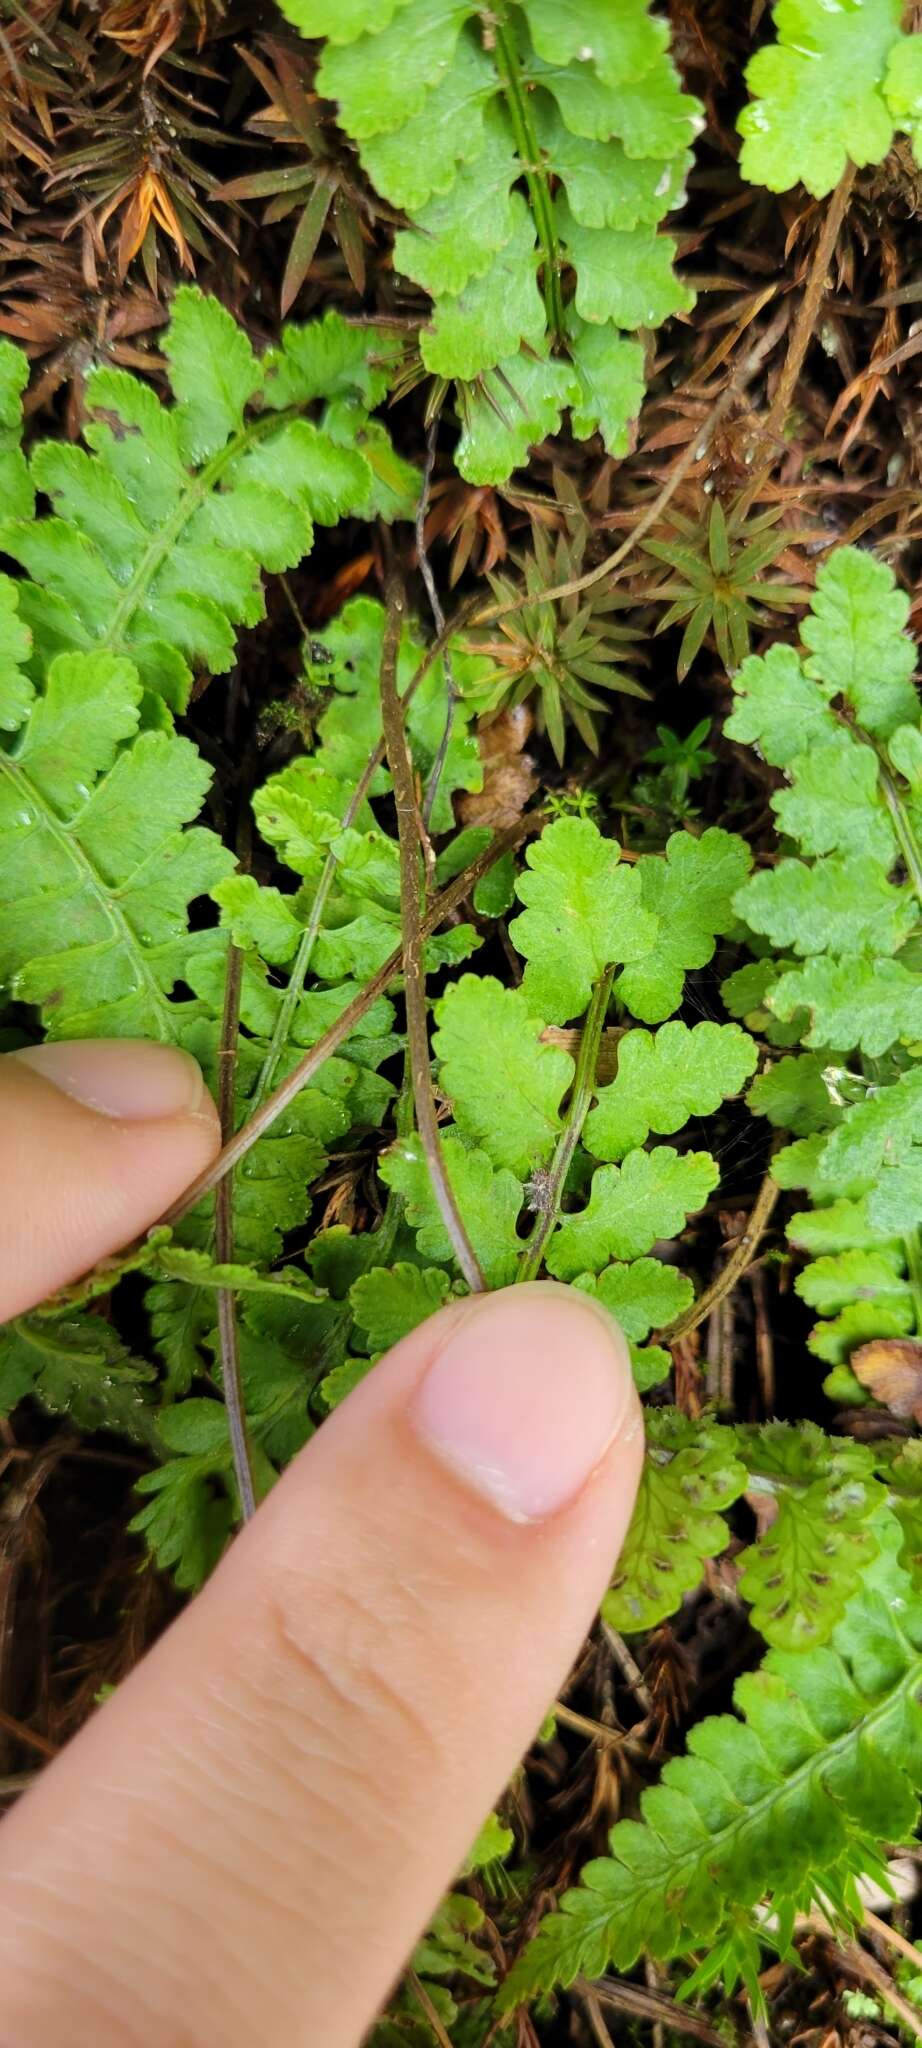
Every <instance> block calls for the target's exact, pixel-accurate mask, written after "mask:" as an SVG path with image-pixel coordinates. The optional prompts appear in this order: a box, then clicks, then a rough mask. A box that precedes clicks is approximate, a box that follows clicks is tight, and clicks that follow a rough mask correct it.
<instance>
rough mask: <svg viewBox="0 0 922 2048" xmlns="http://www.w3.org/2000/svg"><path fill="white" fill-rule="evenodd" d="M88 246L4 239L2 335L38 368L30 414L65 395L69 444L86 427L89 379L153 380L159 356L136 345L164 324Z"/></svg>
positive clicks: (49, 238) (143, 294)
mask: <svg viewBox="0 0 922 2048" xmlns="http://www.w3.org/2000/svg"><path fill="white" fill-rule="evenodd" d="M49 225H50V226H51V225H54V223H50V224H49ZM58 225H59V227H60V226H62V225H63V224H62V223H59V224H58ZM83 241H84V245H85V246H84V247H83V248H81V246H80V244H79V243H76V242H74V241H70V242H65V241H63V239H62V238H61V235H60V234H58V235H55V234H53V233H48V234H46V235H45V236H43V237H41V238H39V239H34V240H33V239H26V238H25V237H24V236H22V235H21V234H17V233H15V232H11V233H9V234H6V235H3V236H0V265H2V266H3V273H4V274H3V282H2V287H0V333H3V334H8V335H9V336H10V337H11V339H12V340H13V341H15V342H18V344H19V346H20V347H21V348H24V349H25V351H26V354H27V355H28V356H29V357H31V359H32V360H33V362H35V363H37V364H38V365H40V369H39V373H38V375H37V376H36V377H35V378H34V380H33V382H32V384H31V386H30V389H29V392H28V395H27V398H26V407H27V410H28V411H29V412H36V411H39V410H41V408H42V407H43V406H45V405H47V404H48V403H49V402H50V401H51V400H52V399H53V398H54V397H55V395H56V393H57V392H58V391H60V390H61V389H62V387H66V388H67V404H66V409H65V426H66V431H67V433H68V434H69V435H70V436H71V437H73V436H74V435H76V434H77V433H78V432H79V428H80V424H81V419H82V412H83V387H84V379H85V377H86V373H87V371H88V370H89V369H91V368H92V367H93V365H94V364H95V363H100V362H103V363H107V362H108V363H116V364H118V365H120V366H121V368H122V369H130V370H144V371H145V372H146V374H147V375H148V376H149V375H150V374H151V371H152V370H153V369H156V365H157V358H156V355H154V354H152V352H151V351H150V349H149V348H148V347H139V346H138V345H137V343H138V341H139V338H140V337H142V336H148V335H150V334H152V333H153V332H155V331H156V329H157V328H158V327H160V326H162V325H163V322H164V321H165V319H166V309H165V307H164V306H163V305H162V304H161V302H160V301H159V299H157V298H156V297H155V296H154V294H153V293H151V292H149V291H147V290H145V289H144V288H143V287H141V286H135V285H128V286H125V285H123V284H122V283H121V281H120V279H119V277H118V275H117V272H116V270H115V267H114V265H105V266H103V267H102V268H100V267H99V266H98V265H97V264H96V263H95V260H94V252H93V249H92V245H91V243H90V238H89V236H88V235H85V236H84V238H83Z"/></svg>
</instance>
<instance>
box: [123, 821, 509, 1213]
mask: <svg viewBox="0 0 922 2048" xmlns="http://www.w3.org/2000/svg"><path fill="white" fill-rule="evenodd" d="M539 820H540V813H538V812H532V814H531V815H530V816H529V817H527V818H520V819H519V821H518V823H517V824H515V825H513V826H510V827H509V828H508V829H507V830H506V831H503V832H497V833H496V834H495V836H494V837H493V839H491V841H490V844H489V846H486V847H484V850H483V852H482V853H480V854H478V856H477V859H476V860H472V861H471V862H470V864H469V866H468V867H466V868H464V869H463V870H462V873H461V874H460V875H456V876H455V879H454V881H453V882H449V883H448V884H447V887H446V888H444V889H442V890H440V892H439V894H438V896H436V897H435V898H434V900H433V902H432V903H431V904H430V905H429V907H428V909H427V911H426V913H425V916H424V917H423V919H422V922H421V925H420V932H421V936H422V938H423V939H427V938H429V936H430V934H431V933H432V932H434V931H437V930H438V928H439V925H440V924H444V922H445V919H446V918H447V917H450V916H451V913H452V911H453V910H456V909H457V908H458V905H459V904H461V903H463V902H464V900H465V898H466V897H467V896H469V895H470V893H471V890H472V889H474V888H475V887H476V885H477V883H478V882H479V881H480V878H481V876H482V875H485V874H487V873H488V871H489V869H490V868H491V867H492V866H493V864H494V862H495V861H497V860H498V859H499V857H500V855H501V854H503V853H507V852H510V851H511V850H512V849H513V848H514V847H516V846H518V845H520V844H521V841H522V840H523V839H527V837H528V835H529V833H530V832H533V831H534V830H535V826H536V825H537V824H538V822H539ZM402 959H403V952H402V948H401V947H400V946H395V948H394V951H393V952H392V953H389V954H388V956H387V959H386V960H385V961H384V962H383V963H382V965H381V966H380V967H379V968H378V972H377V974H373V975H372V977H371V979H370V981H366V983H365V985H364V987H363V988H360V989H359V991H358V994H357V995H355V996H353V998H352V1001H351V1003H347V1004H346V1008H345V1009H344V1010H342V1011H341V1012H340V1015H339V1016H338V1017H337V1019H336V1021H335V1023H334V1024H331V1025H330V1027H329V1030H327V1031H325V1032H324V1033H323V1036H322V1038H318V1040H317V1043H316V1045H312V1046H311V1047H310V1050H309V1051H308V1052H306V1053H305V1054H304V1057H303V1059H300V1060H299V1061H298V1064H297V1066H296V1067H293V1068H292V1070H291V1073H290V1074H286V1076H285V1079H284V1081H281V1082H280V1083H279V1085H278V1087H277V1088H276V1089H274V1090H273V1093H272V1094H271V1095H269V1096H267V1098H266V1100H265V1102H264V1103H262V1105H261V1107H260V1108H259V1109H258V1110H257V1112H256V1114H255V1116H251V1117H250V1118H249V1119H248V1121H247V1122H246V1123H245V1124H243V1125H242V1126H241V1128H240V1130H239V1131H236V1132H235V1133H234V1136H233V1137H232V1138H231V1139H230V1140H229V1141H228V1143H227V1144H226V1145H224V1146H222V1149H221V1151H220V1152H219V1154H218V1157H217V1159H216V1160H215V1161H214V1162H213V1164H212V1165H211V1166H209V1167H207V1168H206V1169H205V1172H204V1173H200V1174H199V1175H198V1178H197V1179H196V1180H194V1181H193V1182H192V1184H191V1186H190V1187H188V1188H187V1189H186V1192H185V1194H184V1195H181V1196H180V1198H179V1201H178V1202H174V1204H173V1206H172V1208H171V1209H168V1210H167V1211H166V1214H165V1215H163V1216H161V1217H159V1218H158V1222H157V1224H155V1225H154V1226H153V1228H155V1229H156V1228H157V1227H158V1226H159V1225H160V1224H164V1223H165V1224H170V1225H172V1224H174V1223H178V1222H179V1221H180V1218H181V1217H183V1216H186V1215H188V1213H189V1210H190V1209H194V1208H195V1205H196V1203H197V1202H200V1201H202V1199H203V1197H204V1196H205V1195H209V1194H211V1191H212V1189H213V1188H216V1187H218V1185H219V1184H220V1182H221V1181H222V1180H223V1179H224V1177H225V1175H226V1174H228V1173H230V1172H232V1170H233V1168H234V1167H235V1166H239V1164H240V1161H241V1159H245V1158H246V1155H247V1153H248V1152H249V1151H250V1150H251V1149H252V1147H253V1146H254V1145H255V1144H257V1143H258V1141H259V1139H260V1138H264V1137H265V1135H266V1132H267V1131H268V1130H271V1128H272V1125H273V1124H274V1123H275V1120H276V1118H277V1117H279V1116H281V1114H282V1111H283V1110H285V1109H287V1108H288V1105H289V1103H290V1102H293V1101H294V1099H295V1096H296V1095H300V1093H301V1090H302V1088H306V1087H307V1085H308V1082H309V1081H312V1080H313V1078H314V1075H315V1074H316V1073H319V1070H320V1068H321V1067H322V1066H323V1065H324V1062H325V1061H326V1060H328V1059H331V1058H332V1056H333V1054H334V1053H335V1052H338V1051H339V1048H340V1046H341V1045H342V1043H343V1040H344V1039H346V1038H348V1037H349V1033H350V1032H351V1031H354V1030H355V1028H356V1025H357V1024H359V1023H361V1020H362V1018H363V1017H364V1016H365V1014H366V1011H368V1010H370V1009H371V1006H372V1003H375V1002H377V1000H378V997H379V996H382V995H383V994H384V992H385V989H386V988H387V987H388V986H389V984H390V983H391V982H392V981H393V980H394V977H395V975H398V974H399V973H400V969H401V963H402Z"/></svg>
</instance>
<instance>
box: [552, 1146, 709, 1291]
mask: <svg viewBox="0 0 922 2048" xmlns="http://www.w3.org/2000/svg"><path fill="white" fill-rule="evenodd" d="M718 1178H719V1174H718V1169H717V1165H716V1163H715V1161H714V1160H713V1159H712V1158H711V1155H710V1153H709V1152H686V1153H678V1152H676V1151H674V1150H673V1148H672V1146H671V1145H657V1146H655V1147H654V1149H653V1151H652V1152H629V1153H628V1155H627V1158H626V1159H625V1160H624V1163H623V1165H621V1166H600V1167H599V1168H598V1169H597V1171H596V1172H595V1173H594V1174H593V1177H592V1187H591V1189H590V1193H589V1200H588V1202H587V1204H586V1207H585V1209H582V1210H580V1211H578V1212H577V1213H575V1214H573V1215H569V1216H564V1217H563V1218H562V1220H561V1222H560V1223H559V1224H558V1226H557V1230H556V1232H555V1234H554V1236H553V1238H552V1239H551V1242H550V1245H549V1247H548V1253H547V1265H548V1270H549V1272H551V1273H553V1275H554V1277H555V1279H557V1280H575V1279H576V1277H577V1275H578V1274H580V1273H600V1272H601V1270H602V1267H603V1266H606V1265H607V1264H608V1262H609V1260H610V1259H637V1258H640V1257H641V1256H642V1255H643V1253H644V1252H648V1251H649V1250H650V1246H651V1245H653V1244H655V1243H656V1241H657V1238H660V1237H676V1236H678V1233H679V1232H680V1230H682V1229H684V1226H685V1221H686V1218H687V1217H688V1216H690V1215H692V1214H693V1212H694V1211H695V1210H696V1209H701V1208H703V1206H704V1203H705V1202H706V1201H707V1198H708V1195H709V1194H710V1193H711V1191H712V1189H713V1188H715V1187H716V1185H717V1181H718Z"/></svg>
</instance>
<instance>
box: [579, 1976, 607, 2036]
mask: <svg viewBox="0 0 922 2048" xmlns="http://www.w3.org/2000/svg"><path fill="white" fill-rule="evenodd" d="M577 1990H578V1992H579V1996H580V1998H581V1999H582V2002H583V2005H584V2006H585V2009H586V2018H587V2020H588V2021H589V2025H590V2028H591V2030H592V2037H593V2040H594V2041H595V2043H596V2048H615V2044H614V2042H613V2040H612V2037H611V2035H610V2033H609V2031H608V2028H607V2026H606V2025H605V2021H604V2019H603V2017H602V2008H601V2006H600V2004H599V2001H598V1998H597V1997H596V1994H595V1992H594V1991H593V1988H592V1985H591V1984H587V1983H586V1982H585V1980H583V1979H581V1980H580V1983H579V1984H578V1986H577Z"/></svg>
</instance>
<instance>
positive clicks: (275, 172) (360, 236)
mask: <svg viewBox="0 0 922 2048" xmlns="http://www.w3.org/2000/svg"><path fill="white" fill-rule="evenodd" d="M239 54H240V56H241V57H242V58H243V61H244V63H245V64H246V65H247V66H248V68H249V70H250V71H251V72H252V74H253V77H254V78H256V79H257V81H258V83H259V84H260V85H261V86H262V88H263V91H264V92H265V94H266V96H267V105H266V106H264V107H261V108H260V110H259V111H258V113H256V114H253V115H251V117H250V119H249V120H248V122H247V124H246V125H247V129H248V130H249V132H250V133H251V134H252V135H254V136H257V137H258V138H259V139H260V140H261V141H264V142H268V143H269V144H270V145H271V148H272V151H273V154H274V155H275V153H276V152H277V151H278V149H280V148H283V149H285V150H286V151H293V152H294V155H293V156H289V158H288V160H287V161H286V160H284V159H283V160H282V161H278V159H276V162H275V163H274V164H273V165H272V166H271V167H270V168H268V169H254V170H252V171H246V172H244V173H243V175H242V176H241V177H237V178H232V179H230V181H229V182H228V183H227V184H226V185H223V186H222V187H221V188H220V191H219V194H218V196H219V197H220V198H222V199H229V200H235V201H239V200H243V201H246V200H251V199H265V200H266V201H267V202H268V203H267V205H266V208H265V211H264V214H263V222H264V224H269V223H271V222H273V221H279V220H287V219H291V218H292V217H294V220H295V226H294V233H293V235H292V239H291V243H290V246H289V251H288V258H287V261H286V264H285V270H284V274H283V277H282V284H281V291H280V304H281V311H282V313H283V314H284V313H287V312H288V311H289V310H290V308H291V307H292V305H293V304H294V302H295V299H296V298H297V297H298V294H299V292H300V291H301V288H302V286H303V284H304V282H305V280H306V278H307V276H308V273H309V271H310V269H311V265H312V263H313V261H314V258H315V256H316V253H317V249H318V246H319V243H320V241H321V238H322V237H323V236H324V235H325V234H326V235H330V236H331V237H332V240H333V242H334V243H335V244H336V246H337V247H338V249H339V252H340V255H341V256H342V259H343V262H344V263H345V266H346V270H347V271H348V273H349V277H350V278H351V281H352V284H353V286H354V288H355V290H356V291H357V292H360V293H364V291H365V286H366V268H367V266H366V255H367V250H368V248H369V247H370V245H371V244H372V241H373V234H372V229H373V225H374V222H375V221H376V220H378V219H386V220H389V221H391V222H396V220H397V218H398V217H397V216H396V215H395V214H393V213H392V211H391V209H390V208H389V207H386V206H385V205H384V204H383V202H382V201H380V200H378V199H376V198H375V197H374V195H373V194H372V192H371V191H370V189H369V187H368V185H367V183H366V182H365V179H364V178H363V176H362V173H361V170H360V168H359V165H358V162H357V159H356V158H355V156H354V155H353V154H352V152H351V151H350V150H348V148H347V147H346V146H345V144H344V143H343V142H342V139H341V138H340V136H339V135H338V133H337V130H336V128H335V126H334V123H333V120H332V110H331V109H330V108H328V107H327V106H326V104H325V102H324V101H322V100H319V99H318V97H317V95H316V93H315V92H314V91H313V86H312V64H311V60H310V59H309V57H308V55H307V53H306V51H305V49H304V45H303V44H302V43H299V42H298V41H297V40H296V39H295V38H290V39H288V40H286V39H285V38H283V37H282V36H278V35H264V36H261V37H260V38H259V41H258V49H257V50H250V49H247V48H246V47H245V46H243V45H241V46H240V48H239Z"/></svg>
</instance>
